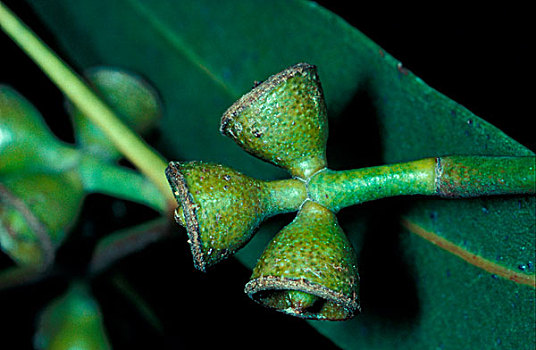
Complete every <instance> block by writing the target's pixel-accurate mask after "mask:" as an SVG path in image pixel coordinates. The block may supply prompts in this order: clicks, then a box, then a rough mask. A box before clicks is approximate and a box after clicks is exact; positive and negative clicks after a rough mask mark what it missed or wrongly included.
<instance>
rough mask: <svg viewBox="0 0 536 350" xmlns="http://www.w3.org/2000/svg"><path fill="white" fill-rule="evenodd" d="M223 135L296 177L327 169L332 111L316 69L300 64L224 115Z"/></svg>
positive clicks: (267, 81) (253, 91)
mask: <svg viewBox="0 0 536 350" xmlns="http://www.w3.org/2000/svg"><path fill="white" fill-rule="evenodd" d="M220 130H221V132H222V133H223V134H224V135H226V136H229V137H231V138H232V139H233V140H234V141H235V142H236V143H237V144H238V145H240V146H241V147H242V148H243V149H245V150H246V151H247V152H249V153H251V154H253V155H255V156H257V157H259V158H261V159H264V160H266V161H268V162H270V163H272V164H275V165H277V166H280V167H283V168H285V169H287V170H288V171H290V173H291V174H292V175H293V176H297V177H300V178H307V177H308V176H310V175H311V174H313V173H314V172H316V171H318V170H320V169H322V168H324V167H325V166H326V156H325V150H326V141H327V137H328V125H327V111H326V105H325V102H324V96H323V92H322V87H321V85H320V80H319V78H318V74H317V71H316V67H315V66H312V65H309V64H306V63H299V64H297V65H294V66H292V67H290V68H288V69H285V70H284V71H282V72H280V73H278V74H275V75H273V76H271V77H270V78H268V79H267V80H266V81H265V82H263V83H262V84H260V85H258V86H256V87H255V88H254V89H253V90H251V91H250V92H249V93H247V94H246V95H244V96H242V97H241V98H240V99H239V100H238V101H237V102H236V103H235V104H233V105H232V106H231V107H230V108H229V109H228V110H227V111H226V112H225V113H224V115H223V117H222V121H221V128H220Z"/></svg>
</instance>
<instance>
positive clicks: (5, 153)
mask: <svg viewBox="0 0 536 350" xmlns="http://www.w3.org/2000/svg"><path fill="white" fill-rule="evenodd" d="M75 157H76V155H75V152H74V150H73V149H71V148H69V147H68V146H66V145H64V144H63V143H62V142H60V141H59V140H58V139H57V138H56V137H55V136H54V134H52V132H51V131H50V129H49V128H48V126H47V125H46V124H45V122H44V120H43V117H42V116H41V114H40V113H39V112H38V111H37V110H36V109H35V107H34V106H32V104H31V103H30V102H28V101H27V100H26V99H25V98H24V97H22V96H21V95H20V94H19V93H17V92H16V91H15V90H13V89H12V88H11V87H9V86H6V85H0V173H2V174H6V173H8V172H14V171H20V170H24V171H30V170H31V171H36V170H49V169H58V168H60V169H61V168H65V167H67V166H68V165H69V164H71V163H72V162H73V161H74V159H75Z"/></svg>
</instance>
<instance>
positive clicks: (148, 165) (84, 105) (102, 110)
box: [0, 2, 175, 207]
mask: <svg viewBox="0 0 536 350" xmlns="http://www.w3.org/2000/svg"><path fill="white" fill-rule="evenodd" d="M0 27H1V28H2V29H3V30H4V31H5V32H6V33H7V34H8V36H10V37H11V38H12V39H13V41H15V42H16V43H17V44H18V45H19V46H20V47H21V49H22V50H23V51H24V52H25V53H26V54H27V55H28V56H29V57H30V58H31V59H32V60H33V61H34V62H35V63H36V64H37V65H38V66H39V67H40V68H41V69H42V70H43V71H44V72H45V74H46V75H47V76H48V77H49V78H50V79H51V80H52V81H53V82H54V84H56V86H57V87H58V88H59V89H60V90H61V91H62V92H63V93H64V94H65V95H66V96H67V97H68V98H69V99H70V100H71V101H72V103H73V104H74V105H75V106H76V107H77V108H78V109H80V111H81V112H82V113H83V114H84V115H86V116H87V117H88V118H90V119H91V121H92V122H94V123H95V124H96V125H97V126H98V127H99V128H100V129H101V130H102V131H103V132H104V133H105V134H106V136H107V137H108V138H109V139H110V140H111V141H112V142H113V143H114V145H115V146H116V147H117V149H118V150H119V151H120V152H121V153H122V154H123V155H124V156H125V157H126V158H127V159H129V160H130V161H131V162H132V163H133V164H134V165H135V166H136V167H137V168H138V169H139V170H140V171H141V172H142V173H143V174H144V175H145V176H147V177H148V178H149V179H150V180H151V181H152V182H153V183H154V184H155V185H156V186H157V187H158V188H159V190H160V191H161V192H162V194H164V197H165V198H166V199H167V200H168V202H169V203H170V207H172V205H171V203H174V202H175V200H174V198H173V196H172V193H171V191H170V190H169V186H168V184H167V181H166V178H165V175H164V171H165V169H166V166H167V163H166V161H165V160H164V159H163V158H162V157H161V156H160V155H159V154H157V153H156V152H155V151H154V150H153V149H151V148H150V147H149V146H148V145H147V144H146V143H145V142H144V141H143V140H142V139H141V138H140V137H139V136H138V135H137V134H136V133H134V132H133V131H132V130H130V129H129V128H128V127H127V126H126V125H125V124H123V123H122V122H121V120H120V119H119V118H118V117H117V116H116V115H115V113H114V112H113V111H112V110H111V109H110V107H108V106H107V105H106V104H105V103H104V102H102V100H101V99H100V98H99V97H98V96H97V95H96V94H95V93H94V92H93V90H91V88H90V87H89V86H88V85H87V84H86V83H85V82H84V81H83V80H82V79H81V78H80V77H79V76H78V75H77V74H76V73H75V72H74V71H73V70H72V69H71V68H70V67H69V66H68V65H67V64H65V63H64V62H63V61H62V60H61V59H59V58H58V56H57V55H56V54H55V53H54V52H53V51H52V50H51V49H50V48H49V47H47V46H46V45H45V44H44V43H43V42H42V41H41V40H40V39H39V38H38V37H37V36H36V35H35V34H34V33H33V32H32V31H31V30H30V29H29V28H28V27H27V26H26V25H24V24H23V23H22V21H20V20H19V19H18V18H17V17H16V16H15V15H14V14H13V13H12V12H11V11H10V10H9V9H8V8H7V7H6V6H5V5H4V4H3V3H1V2H0Z"/></svg>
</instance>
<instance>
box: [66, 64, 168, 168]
mask: <svg viewBox="0 0 536 350" xmlns="http://www.w3.org/2000/svg"><path fill="white" fill-rule="evenodd" d="M86 77H87V79H88V80H89V82H90V83H91V84H92V85H93V87H94V88H95V90H96V91H97V92H98V93H99V94H100V95H101V97H102V98H103V100H104V101H105V102H107V103H108V104H109V105H110V107H112V108H113V109H114V110H115V111H116V112H117V113H118V115H119V117H120V118H121V119H122V121H123V122H124V123H125V124H127V125H128V126H129V127H130V128H132V129H133V130H134V131H136V132H138V133H140V134H143V133H146V132H147V131H149V130H150V129H152V128H153V127H155V126H156V124H157V123H158V121H159V119H160V116H161V103H160V99H159V97H158V94H157V93H156V91H155V90H154V89H153V88H152V87H151V86H150V85H149V84H148V83H147V82H146V81H145V80H144V79H142V78H141V77H140V76H138V75H136V74H134V73H131V72H127V71H125V70H120V69H117V68H111V67H95V68H92V69H90V70H88V71H87V73H86ZM67 110H68V112H69V114H70V115H71V117H72V119H73V125H74V130H75V134H76V140H77V142H78V143H79V144H80V145H81V146H82V147H83V148H84V149H86V150H88V151H89V152H90V153H92V154H95V155H97V156H99V157H100V158H104V159H116V158H119V156H120V153H119V151H117V149H116V148H115V146H114V145H113V144H112V142H111V141H110V140H109V139H108V137H106V136H105V135H104V133H103V132H102V131H101V130H100V129H99V128H98V127H97V126H96V125H95V124H93V123H92V122H91V121H90V120H89V119H88V118H86V117H85V116H84V115H83V114H82V113H81V112H80V111H79V110H78V109H77V108H75V107H73V106H72V105H70V104H69V103H68V104H67Z"/></svg>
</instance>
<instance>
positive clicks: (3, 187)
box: [0, 172, 84, 267]
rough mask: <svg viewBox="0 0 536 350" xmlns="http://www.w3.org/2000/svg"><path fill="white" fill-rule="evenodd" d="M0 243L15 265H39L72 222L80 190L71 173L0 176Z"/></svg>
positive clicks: (49, 258) (45, 262) (79, 202)
mask: <svg viewBox="0 0 536 350" xmlns="http://www.w3.org/2000/svg"><path fill="white" fill-rule="evenodd" d="M0 194H1V195H0V246H1V248H2V250H3V251H4V252H5V253H6V254H8V255H9V256H10V257H11V258H12V259H13V260H14V261H15V262H16V263H17V264H18V265H21V266H33V267H43V266H46V265H48V264H49V263H51V261H52V259H53V258H54V251H55V249H56V247H57V246H58V245H59V244H60V243H61V242H62V241H63V240H64V239H65V237H66V234H67V232H68V231H69V229H70V228H71V227H72V225H73V224H74V222H75V220H76V218H77V217H78V213H79V211H80V207H81V205H82V201H83V198H84V191H83V188H82V185H81V182H80V180H79V179H78V178H77V177H76V175H74V174H72V173H68V172H67V173H62V174H40V173H36V174H32V173H22V174H10V175H9V176H4V177H3V178H2V179H0Z"/></svg>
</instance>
